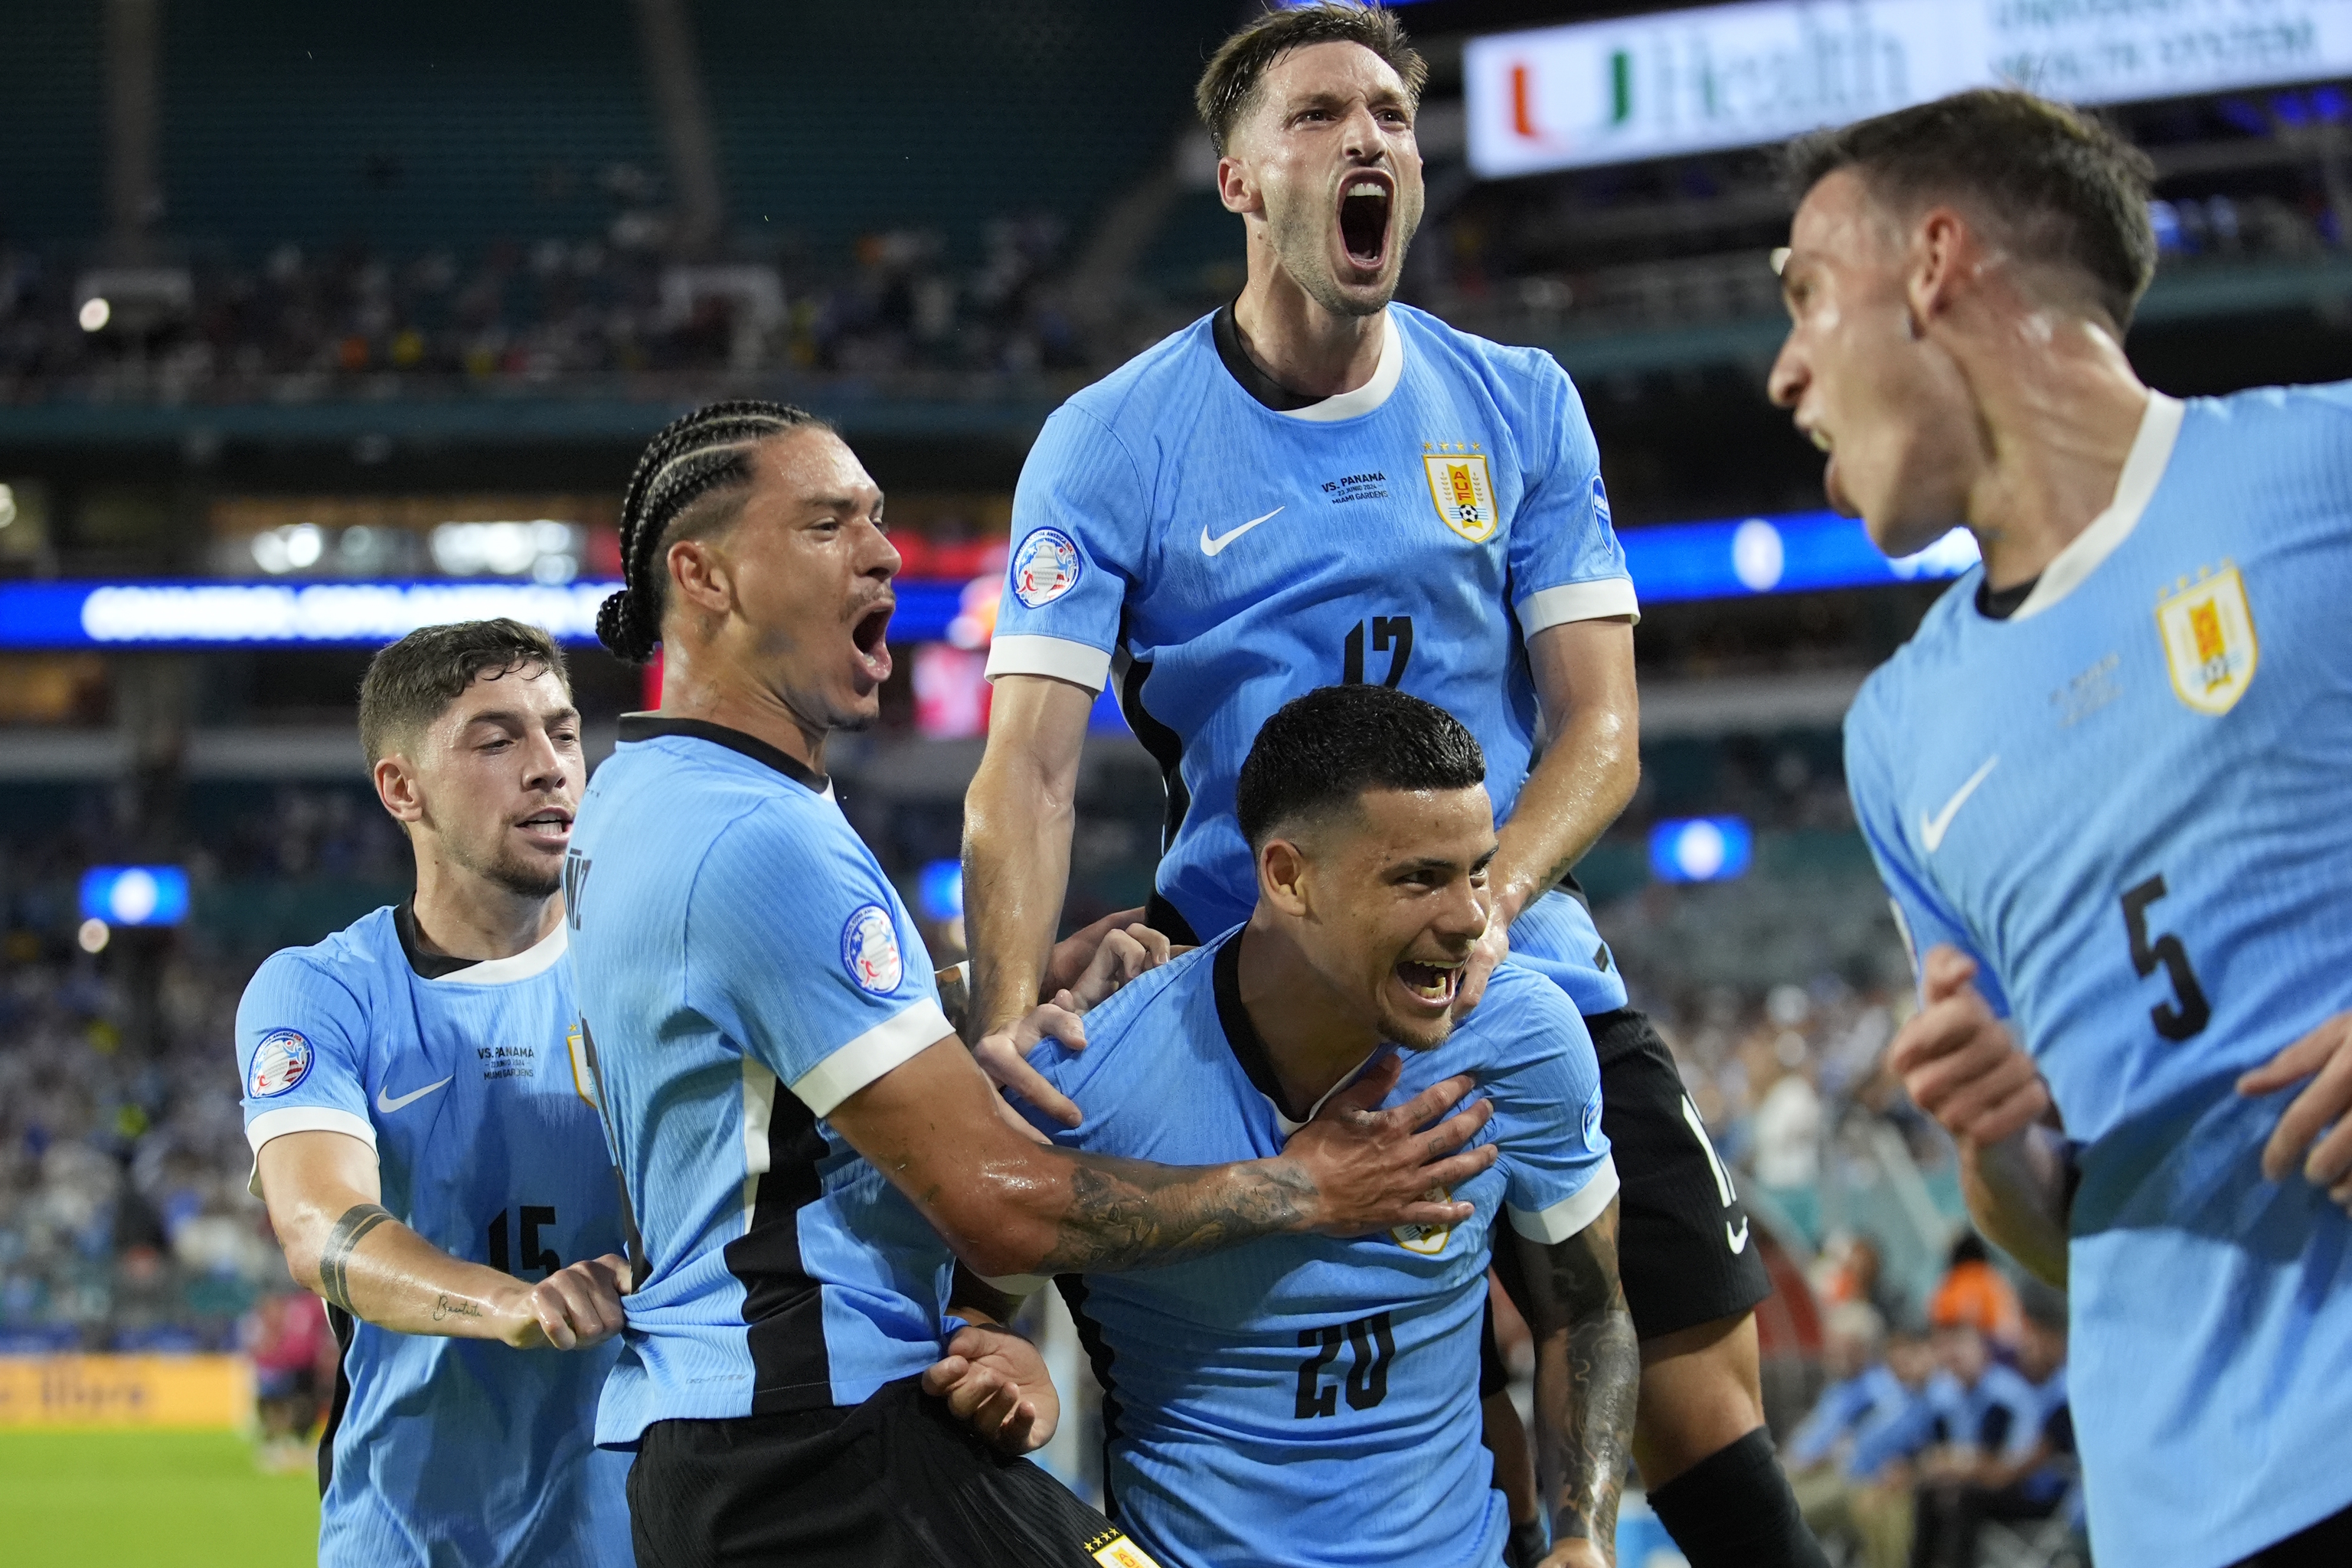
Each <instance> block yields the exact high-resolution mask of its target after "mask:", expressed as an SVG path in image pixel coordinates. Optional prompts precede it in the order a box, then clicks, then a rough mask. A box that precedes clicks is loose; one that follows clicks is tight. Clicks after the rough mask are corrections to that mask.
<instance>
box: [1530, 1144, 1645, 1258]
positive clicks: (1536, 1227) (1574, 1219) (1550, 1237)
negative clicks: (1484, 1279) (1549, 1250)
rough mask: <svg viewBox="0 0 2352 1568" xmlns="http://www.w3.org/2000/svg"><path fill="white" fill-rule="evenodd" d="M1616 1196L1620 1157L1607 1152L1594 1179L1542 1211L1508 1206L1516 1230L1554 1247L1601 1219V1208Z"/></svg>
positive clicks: (1532, 1239) (1593, 1174)
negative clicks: (1535, 1211) (1522, 1209)
mask: <svg viewBox="0 0 2352 1568" xmlns="http://www.w3.org/2000/svg"><path fill="white" fill-rule="evenodd" d="M1616 1195H1617V1157H1616V1156H1615V1155H1613V1154H1603V1155H1601V1168H1600V1169H1599V1170H1597V1171H1595V1172H1593V1173H1592V1179H1591V1181H1588V1182H1586V1183H1585V1184H1584V1185H1582V1186H1580V1187H1579V1188H1578V1189H1577V1190H1576V1191H1575V1192H1573V1193H1570V1194H1569V1195H1568V1196H1566V1197H1564V1198H1562V1199H1560V1200H1559V1202H1558V1203H1556V1204H1554V1205H1551V1207H1549V1208H1548V1209H1545V1210H1543V1211H1542V1212H1541V1213H1539V1214H1527V1213H1524V1212H1523V1211H1521V1210H1518V1209H1515V1208H1510V1205H1504V1206H1505V1207H1506V1208H1507V1209H1509V1212H1510V1216H1511V1228H1512V1229H1513V1230H1516V1231H1517V1232H1518V1233H1519V1234H1520V1235H1521V1236H1524V1237H1527V1238H1528V1240H1529V1241H1540V1242H1542V1243H1544V1244H1545V1245H1546V1246H1550V1245H1552V1244H1553V1243H1555V1242H1561V1241H1566V1240H1567V1239H1568V1238H1569V1237H1571V1236H1574V1235H1575V1234H1576V1233H1577V1232H1579V1231H1580V1230H1582V1229H1583V1228H1584V1227H1585V1226H1588V1225H1591V1223H1592V1222H1593V1221H1594V1220H1596V1219H1599V1218H1600V1217H1601V1210H1603V1209H1605V1208H1607V1207H1608V1206H1609V1200H1610V1199H1612V1198H1613V1197H1615V1196H1616Z"/></svg>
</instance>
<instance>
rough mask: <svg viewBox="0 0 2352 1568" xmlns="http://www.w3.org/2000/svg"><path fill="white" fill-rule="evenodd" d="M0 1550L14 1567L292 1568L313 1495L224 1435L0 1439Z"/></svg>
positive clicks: (305, 1540) (312, 1542)
mask: <svg viewBox="0 0 2352 1568" xmlns="http://www.w3.org/2000/svg"><path fill="white" fill-rule="evenodd" d="M0 1542H6V1543H7V1544H6V1546H5V1549H0V1557H5V1559H6V1560H7V1562H8V1563H9V1564H10V1565H11V1568H89V1565H90V1564H93V1563H138V1564H142V1568H215V1564H218V1565H219V1568H231V1565H234V1568H299V1565H301V1564H308V1563H316V1562H317V1561H318V1552H319V1487H318V1482H317V1481H316V1479H313V1478H312V1477H310V1476H307V1475H296V1476H266V1475H263V1474H262V1473H261V1472H260V1471H259V1470H258V1469H257V1468H255V1465H254V1458H253V1446H252V1444H250V1443H248V1442H247V1441H246V1440H245V1439H244V1438H243V1437H240V1436H237V1435H236V1434H235V1433H231V1432H60V1431H26V1430H22V1429H18V1430H15V1431H0Z"/></svg>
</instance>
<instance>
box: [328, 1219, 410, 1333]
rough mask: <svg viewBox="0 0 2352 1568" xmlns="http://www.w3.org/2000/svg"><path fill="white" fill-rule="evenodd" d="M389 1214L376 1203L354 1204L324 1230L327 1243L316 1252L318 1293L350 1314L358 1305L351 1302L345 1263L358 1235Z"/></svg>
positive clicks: (354, 1312) (355, 1312)
mask: <svg viewBox="0 0 2352 1568" xmlns="http://www.w3.org/2000/svg"><path fill="white" fill-rule="evenodd" d="M391 1217H392V1211H391V1210H390V1209H387V1208H385V1207H383V1205H379V1204H353V1205H352V1206H351V1207H350V1208H348V1209H345V1210H344V1211H343V1217H342V1218H341V1219H339V1220H337V1221H336V1222H335V1228H334V1229H333V1230H331V1231H330V1232H328V1233H327V1245H326V1246H325V1247H322V1248H321V1249H320V1253H319V1294H320V1295H321V1296H324V1297H325V1298H326V1299H327V1300H330V1301H331V1302H333V1303H334V1304H335V1305H336V1306H338V1307H341V1309H342V1310H344V1311H346V1312H349V1313H351V1314H352V1316H353V1317H355V1318H356V1317H358V1316H359V1312H358V1310H357V1309H355V1308H354V1307H352V1281H351V1277H350V1274H349V1273H348V1271H347V1269H346V1265H348V1264H349V1263H350V1261H351V1257H352V1249H353V1248H354V1247H358V1246H359V1244H360V1238H361V1237H364V1236H366V1235H367V1233H368V1232H370V1231H372V1230H373V1229H374V1228H375V1227H376V1226H380V1225H382V1224H383V1222H384V1221H386V1220H388V1219H390V1218H391Z"/></svg>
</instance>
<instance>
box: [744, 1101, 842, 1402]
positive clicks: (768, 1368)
mask: <svg viewBox="0 0 2352 1568" xmlns="http://www.w3.org/2000/svg"><path fill="white" fill-rule="evenodd" d="M824 1154H825V1143H824V1133H822V1132H819V1131H817V1127H816V1118H815V1117H814V1115H812V1114H811V1113H810V1111H809V1108H808V1107H807V1106H805V1105H803V1104H802V1103H801V1099H800V1097H799V1096H798V1095H796V1094H794V1093H793V1092H792V1091H791V1090H790V1089H782V1088H779V1089H777V1091H776V1099H775V1104H774V1106H773V1107H772V1110H771V1111H770V1114H769V1119H768V1169H767V1171H766V1172H765V1173H763V1174H761V1177H760V1188H759V1192H758V1193H757V1194H756V1195H755V1196H754V1197H753V1199H752V1203H751V1228H750V1229H748V1230H747V1231H745V1232H744V1233H743V1234H742V1235H741V1236H740V1237H736V1238H735V1239H734V1240H733V1241H730V1242H729V1243H728V1244H727V1247H726V1252H725V1256H726V1258H727V1271H728V1272H729V1273H730V1274H732V1275H734V1276H735V1278H736V1279H740V1280H741V1281H742V1282H743V1321H745V1322H746V1323H749V1324H750V1325H751V1332H750V1334H749V1335H748V1336H747V1338H748V1340H749V1344H750V1349H751V1375H752V1383H751V1414H752V1415H777V1414H781V1413H782V1412H785V1411H792V1410H804V1409H807V1408H808V1407H809V1406H811V1405H830V1404H832V1403H833V1368H832V1363H831V1359H830V1358H829V1357H828V1356H827V1355H826V1353H825V1345H824V1287H823V1286H822V1285H820V1284H819V1283H818V1282H817V1281H816V1280H815V1279H812V1278H811V1277H810V1275H809V1272H808V1270H807V1269H806V1268H803V1266H802V1263H801V1240H800V1226H799V1224H798V1215H799V1214H800V1211H801V1210H802V1209H803V1208H804V1207H806V1206H807V1205H810V1204H813V1203H814V1202H816V1200H817V1199H818V1198H819V1197H821V1196H823V1195H824V1182H823V1181H822V1180H821V1179H820V1178H819V1177H818V1175H817V1162H818V1161H820V1160H822V1159H824Z"/></svg>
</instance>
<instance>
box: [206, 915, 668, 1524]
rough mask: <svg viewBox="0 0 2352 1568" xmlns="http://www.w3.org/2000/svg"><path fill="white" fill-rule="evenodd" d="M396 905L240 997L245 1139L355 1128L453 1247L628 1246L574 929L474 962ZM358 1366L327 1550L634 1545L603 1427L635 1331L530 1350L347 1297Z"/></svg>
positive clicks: (334, 1462) (510, 1254) (481, 1250)
mask: <svg viewBox="0 0 2352 1568" xmlns="http://www.w3.org/2000/svg"><path fill="white" fill-rule="evenodd" d="M400 925H401V917H400V916H398V915H397V914H396V913H395V911H394V910H388V909H383V910H376V911H375V912H374V913H373V914H372V915H368V916H366V917H365V918H363V919H362V920H361V921H358V922H357V923H355V924H353V925H352V927H350V928H349V929H348V930H346V931H341V932H338V933H337V934H336V935H334V936H331V937H329V938H328V939H327V940H326V941H324V942H320V943H319V944H318V945H317V946H315V947H302V948H289V949H288V950H287V951H285V952H279V953H278V954H276V955H274V956H273V957H271V958H270V959H269V960H268V962H267V963H263V964H262V966H261V968H260V969H259V970H258V971H257V973H255V974H254V977H253V980H252V982H251V983H250V984H247V987H246V990H245V999H244V1001H243V1003H242V1004H241V1005H239V1006H238V1008H237V1015H236V1037H237V1056H238V1063H239V1067H240V1068H241V1069H242V1071H243V1073H244V1075H245V1126H246V1136H247V1139H248V1141H250V1142H251V1143H252V1145H253V1148H254V1150H255V1151H256V1152H257V1153H258V1152H259V1150H260V1149H261V1146H262V1145H263V1144H265V1143H267V1142H269V1141H270V1140H271V1139H272V1138H277V1137H279V1136H282V1135H284V1134H286V1133H289V1132H310V1131H329V1132H341V1133H345V1134H347V1135H349V1136H351V1137H353V1138H356V1139H358V1140H360V1141H361V1142H363V1143H365V1144H367V1145H368V1146H369V1147H370V1148H372V1149H373V1150H374V1151H375V1156H376V1164H377V1169H378V1171H379V1172H380V1173H381V1176H382V1181H383V1200H382V1201H383V1206H384V1207H385V1208H386V1209H388V1210H390V1211H391V1212H392V1214H393V1215H394V1217H395V1218H396V1219H398V1220H399V1221H400V1222H401V1223H402V1224H403V1225H405V1226H408V1227H409V1228H410V1229H411V1230H413V1231H415V1233H416V1234H417V1235H418V1236H421V1237H424V1238H425V1240H426V1241H429V1242H431V1243H432V1244H433V1245H434V1246H435V1247H439V1248H440V1249H441V1250H442V1251H444V1252H446V1253H448V1254H449V1255H450V1256H452V1257H454V1258H465V1259H467V1261H469V1262H474V1263H485V1264H488V1265H489V1266H490V1267H491V1268H499V1269H503V1270H506V1271H508V1272H509V1273H512V1274H514V1275H516V1276H517V1277H518V1278H520V1279H529V1280H533V1281H536V1280H539V1279H545V1278H546V1277H547V1276H548V1275H550V1274H551V1273H553V1272H554V1271H555V1270H556V1269H557V1268H562V1267H563V1266H565V1265H567V1264H572V1263H577V1262H579V1261H581V1260H582V1259H583V1258H596V1257H600V1256H602V1255H604V1254H605V1253H616V1252H619V1251H620V1250H621V1249H622V1246H623V1243H622V1236H621V1222H620V1202H619V1196H618V1193H617V1191H616V1189H615V1187H614V1182H613V1169H612V1161H611V1156H610V1154H609V1153H608V1152H607V1151H606V1148H605V1144H604V1129H603V1127H602V1126H601V1125H600V1124H599V1123H598V1121H597V1118H596V1110H595V1107H594V1106H593V1104H592V1103H590V1100H589V1099H588V1094H589V1092H590V1090H589V1087H588V1081H587V1079H586V1077H585V1076H584V1073H583V1068H582V1064H581V1062H580V1060H579V1058H578V1055H577V1052H576V1049H575V1047H576V1044H577V1030H576V1028H575V1026H574V1019H575V1016H576V1015H575V1012H574V1009H573V1006H572V974H571V968H570V965H569V963H567V962H566V960H565V956H564V940H565V933H564V931H563V928H562V927H561V926H559V927H557V928H556V931H555V932H554V934H552V935H551V936H550V937H548V938H547V939H546V940H545V941H543V942H540V943H539V944H538V945H536V946H534V947H532V948H531V949H530V950H529V951H528V952H520V953H517V954H515V955H514V956H513V957H511V958H501V959H494V960H491V961H489V962H487V963H460V962H457V961H451V960H446V959H441V960H436V959H434V958H432V957H429V956H426V955H423V954H418V953H414V952H411V951H410V944H408V943H406V942H404V941H403V938H402V931H401V930H400ZM332 1316H333V1319H334V1323H335V1330H336V1337H337V1338H338V1339H339V1340H340V1341H341V1344H342V1372H341V1380H340V1381H341V1384H342V1386H341V1387H339V1388H338V1390H337V1394H336V1400H335V1414H334V1415H333V1417H332V1418H331V1423H330V1426H329V1431H328V1434H327V1437H326V1440H325V1442H324V1444H323V1449H324V1451H323V1453H322V1454H321V1456H320V1474H321V1479H322V1482H323V1493H324V1495H323V1499H322V1501H321V1503H320V1512H319V1561H320V1563H322V1564H326V1565H328V1568H401V1565H404V1564H410V1563H420V1564H421V1563H434V1564H436V1565H437V1564H441V1563H611V1564H614V1565H615V1568H620V1565H625V1564H627V1563H629V1562H630V1561H631V1555H630V1550H629V1517H628V1505H627V1501H626V1500H625V1496H624V1494H623V1491H622V1488H623V1485H624V1483H625V1480H626V1479H627V1474H628V1471H627V1466H626V1464H625V1462H624V1461H622V1460H621V1459H619V1458H617V1457H616V1456H614V1455H611V1454H604V1453H600V1452H598V1451H597V1450H596V1448H595V1447H593V1441H592V1436H593V1430H594V1426H595V1416H596V1400H597V1392H598V1390H599V1388H600V1387H601V1386H602V1384H604V1374H605V1373H606V1372H607V1371H609V1370H610V1369H611V1367H612V1365H613V1363H614V1359H615V1358H616V1357H617V1355H618V1353H619V1349H620V1347H619V1346H618V1345H617V1344H612V1343H608V1344H602V1345H596V1346H593V1347H591V1348H589V1349H586V1350H580V1351H553V1350H537V1351H518V1350H513V1349H510V1348H509V1347H508V1346H506V1345H502V1344H498V1343H494V1342H488V1341H484V1340H458V1339H445V1338H442V1337H439V1336H436V1335H427V1334H403V1333H395V1332H394V1331H392V1330H390V1329H385V1328H379V1327H378V1326H376V1325H375V1324H373V1323H369V1322H361V1321H354V1320H352V1318H350V1317H348V1316H347V1315H345V1314H344V1313H343V1312H342V1311H341V1310H340V1309H337V1310H335V1311H334V1312H333V1314H332Z"/></svg>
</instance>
